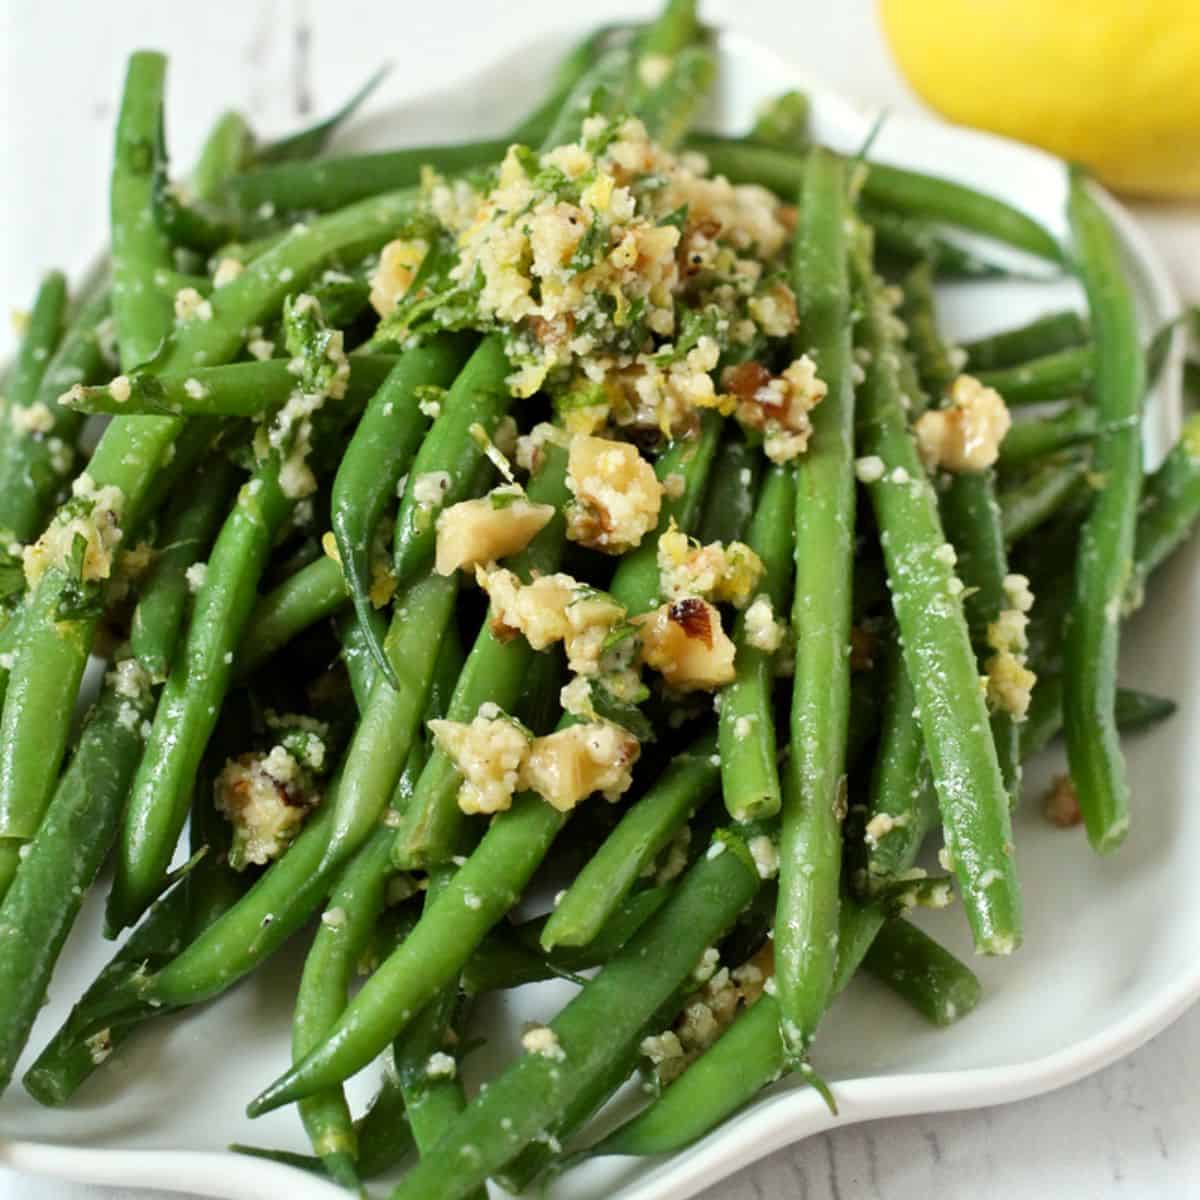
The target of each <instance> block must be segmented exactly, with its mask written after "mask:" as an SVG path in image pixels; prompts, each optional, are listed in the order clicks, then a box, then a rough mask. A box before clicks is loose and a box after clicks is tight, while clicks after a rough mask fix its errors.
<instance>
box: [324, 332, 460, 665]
mask: <svg viewBox="0 0 1200 1200" xmlns="http://www.w3.org/2000/svg"><path fill="white" fill-rule="evenodd" d="M468 346H469V343H468V342H466V341H465V340H464V339H462V338H456V337H454V336H448V335H444V334H443V335H439V336H438V337H435V338H432V339H431V340H430V341H428V342H427V343H426V344H425V345H424V346H420V347H417V348H416V349H413V350H409V351H408V352H407V353H405V354H404V356H403V357H402V358H401V359H400V361H399V362H398V363H397V364H396V366H395V367H394V368H393V369H392V371H391V372H390V374H389V375H388V376H387V378H386V379H385V380H384V381H383V383H382V384H381V385H380V387H379V389H378V390H377V391H376V392H375V394H374V396H372V398H371V400H370V402H369V404H368V405H367V409H366V411H365V412H364V413H363V415H362V417H361V418H360V420H359V422H358V427H357V428H356V429H355V431H354V435H353V437H352V438H351V439H350V444H349V445H348V446H347V447H346V449H345V452H344V454H343V456H342V461H341V464H340V465H339V466H338V470H337V475H336V477H335V479H334V484H333V497H332V500H331V524H332V527H333V534H334V537H335V538H336V539H337V547H338V552H339V554H340V556H341V560H342V567H343V570H344V572H345V575H346V582H347V584H348V586H349V589H350V596H351V599H352V600H353V602H354V608H355V611H356V612H357V613H358V618H359V621H360V622H363V623H364V624H366V625H367V628H368V630H369V624H368V617H367V613H368V612H369V611H371V610H372V609H373V608H374V605H373V604H372V602H371V595H370V593H371V561H370V558H371V542H372V539H373V537H374V536H375V531H376V528H377V526H378V525H379V521H380V519H381V518H382V516H383V514H384V510H385V508H386V506H387V503H388V501H389V500H392V499H394V497H395V495H396V484H397V482H398V480H399V479H400V476H401V475H402V474H403V473H404V471H405V470H407V469H408V466H409V464H410V463H411V462H412V460H413V456H414V455H415V454H416V453H417V448H418V446H419V445H420V443H421V439H422V437H423V436H424V435H425V431H426V429H427V422H426V419H425V416H424V414H423V412H422V411H421V408H420V406H419V405H420V400H421V390H422V389H423V388H429V387H444V386H445V385H447V384H449V383H450V382H451V381H452V380H453V378H454V377H455V376H456V375H457V374H458V373H459V371H460V369H461V367H462V365H463V363H464V361H465V359H466V357H467V353H468ZM357 369H358V368H357V359H356V360H355V369H354V372H352V373H351V374H352V376H353V374H354V373H355V372H356V371H357ZM368 644H371V645H372V646H373V649H374V650H375V653H376V658H377V659H378V660H384V661H383V662H381V663H380V666H381V669H383V670H385V671H386V673H387V674H388V675H389V676H390V675H391V674H392V671H391V667H390V666H385V665H384V662H386V658H385V655H384V653H383V644H382V642H380V643H379V644H378V645H374V643H373V642H369V643H368Z"/></svg>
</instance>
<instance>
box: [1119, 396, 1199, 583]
mask: <svg viewBox="0 0 1200 1200" xmlns="http://www.w3.org/2000/svg"><path fill="white" fill-rule="evenodd" d="M1198 516H1200V415H1196V414H1193V415H1192V416H1190V417H1188V419H1187V420H1186V421H1185V422H1184V426H1183V432H1182V433H1181V434H1180V436H1179V441H1177V442H1176V443H1175V445H1174V446H1172V447H1171V450H1170V452H1169V453H1168V454H1167V457H1166V458H1164V459H1163V461H1162V465H1161V466H1159V468H1158V469H1157V470H1156V471H1154V472H1153V473H1152V474H1150V475H1148V476H1147V477H1146V484H1145V487H1144V489H1143V491H1142V497H1141V507H1140V510H1139V513H1138V521H1137V535H1136V538H1135V541H1134V548H1133V570H1132V571H1131V572H1130V578H1129V582H1128V584H1127V585H1126V597H1127V599H1126V604H1127V605H1130V606H1136V605H1138V604H1140V603H1141V599H1142V593H1143V591H1144V590H1145V584H1146V580H1147V579H1148V578H1149V577H1150V575H1151V574H1153V572H1154V571H1155V570H1157V568H1158V567H1159V566H1161V565H1162V563H1164V562H1165V561H1166V560H1167V559H1168V558H1169V557H1170V556H1171V555H1172V554H1173V553H1174V552H1175V550H1176V549H1178V547H1179V546H1180V545H1181V544H1182V543H1183V541H1184V539H1185V538H1186V537H1187V536H1188V534H1189V533H1190V532H1191V530H1192V528H1193V526H1194V525H1195V523H1196V518H1197V517H1198Z"/></svg>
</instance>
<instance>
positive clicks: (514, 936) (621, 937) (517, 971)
mask: <svg viewBox="0 0 1200 1200" xmlns="http://www.w3.org/2000/svg"><path fill="white" fill-rule="evenodd" d="M670 894H671V888H670V886H668V885H662V886H658V887H647V888H643V889H642V890H641V891H637V892H633V893H632V894H631V895H630V896H629V897H628V898H627V899H626V900H624V901H622V902H621V903H620V904H619V905H618V906H617V907H616V909H614V910H613V913H612V915H611V916H610V917H609V918H608V920H607V921H606V922H605V923H604V926H603V927H602V928H601V929H600V931H599V932H598V933H597V934H596V936H595V937H593V938H592V939H591V940H590V941H589V942H588V944H587V945H586V946H582V947H573V946H567V947H565V948H558V949H556V950H554V951H553V952H552V953H546V952H545V951H543V950H542V949H541V936H542V931H543V930H544V929H545V927H546V923H547V921H549V919H550V917H551V916H552V915H553V913H552V912H551V913H547V914H546V916H544V917H538V918H536V919H535V920H532V921H526V922H523V923H522V924H520V925H518V926H516V927H515V928H514V929H512V930H506V931H504V932H500V931H494V932H493V933H492V934H491V935H489V936H488V937H487V938H486V939H485V940H484V942H483V943H482V945H480V947H479V948H478V949H477V950H476V951H475V953H474V954H473V955H472V956H471V958H470V960H469V961H468V962H467V965H466V967H465V968H464V969H463V973H462V980H461V983H462V988H463V991H464V992H466V994H467V995H468V996H481V995H483V994H484V993H485V992H498V991H504V990H506V989H508V988H514V987H521V986H522V985H523V984H526V983H535V982H537V981H539V980H543V979H553V978H555V977H556V976H561V975H566V974H573V973H575V972H578V971H585V970H587V969H588V968H589V967H598V966H602V965H603V964H604V963H606V962H608V960H609V959H610V958H612V956H613V955H614V954H616V952H617V951H618V950H620V948H621V947H622V946H624V945H625V943H626V942H627V941H629V939H630V938H631V937H633V935H634V934H635V933H637V931H638V930H639V929H641V927H642V926H643V925H645V923H646V922H647V921H648V920H649V919H650V918H651V917H652V916H653V915H654V914H655V913H656V912H658V910H659V909H660V908H661V907H662V906H663V904H664V903H665V902H666V899H667V897H668V896H669V895H670Z"/></svg>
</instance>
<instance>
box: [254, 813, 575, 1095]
mask: <svg viewBox="0 0 1200 1200" xmlns="http://www.w3.org/2000/svg"><path fill="white" fill-rule="evenodd" d="M565 820H566V817H565V814H563V813H560V812H558V810H557V809H554V808H552V807H551V806H550V805H549V804H547V803H546V802H545V801H544V800H543V799H542V798H541V797H540V796H537V795H536V794H533V793H524V794H522V795H520V796H518V797H517V798H516V799H515V800H514V801H513V806H512V808H511V809H509V810H508V812H506V813H503V814H502V815H501V816H499V817H497V818H496V819H495V820H493V821H492V823H491V825H490V826H489V827H488V829H487V832H486V833H485V834H484V835H483V838H482V840H481V841H480V843H479V846H478V848H477V849H476V850H475V852H474V853H473V854H472V855H471V856H470V858H468V859H467V861H466V863H465V864H464V865H463V866H462V867H460V868H459V870H458V872H457V873H456V874H455V876H454V877H453V879H452V880H451V881H450V882H449V883H448V884H447V886H446V888H445V890H444V891H442V892H441V893H440V894H439V895H438V897H437V899H436V901H435V902H434V903H433V904H432V905H431V906H430V908H429V910H428V911H427V912H425V913H424V914H423V915H422V917H421V920H420V921H419V922H418V924H417V926H416V928H415V929H413V931H412V933H410V934H409V936H408V938H407V939H406V940H405V941H404V942H403V943H402V944H401V945H399V946H398V947H397V948H396V950H395V951H393V953H392V954H391V955H390V956H389V957H388V959H387V960H386V961H385V962H384V963H382V964H381V965H380V967H379V969H378V970H377V971H376V972H375V973H374V974H373V975H372V976H371V978H370V979H368V980H367V982H366V983H365V984H364V985H363V988H362V990H361V991H360V992H359V993H358V995H357V996H356V997H355V998H354V999H353V1000H351V1002H350V1004H349V1005H348V1007H347V1008H346V1011H345V1012H344V1013H343V1014H342V1017H341V1020H340V1021H339V1022H338V1024H337V1026H336V1028H335V1029H334V1031H333V1032H332V1033H331V1035H330V1036H329V1038H328V1039H327V1040H326V1041H325V1042H324V1043H323V1045H321V1046H319V1047H318V1048H317V1049H316V1050H314V1051H313V1052H312V1053H311V1054H309V1055H308V1057H307V1058H305V1059H304V1060H303V1061H302V1062H300V1063H299V1064H298V1065H296V1066H294V1067H293V1068H292V1069H291V1070H290V1071H288V1072H287V1073H286V1074H285V1075H284V1076H282V1077H281V1078H280V1079H279V1080H278V1081H277V1082H276V1083H274V1084H272V1085H271V1086H270V1087H269V1088H268V1089H267V1090H266V1091H265V1092H263V1093H262V1094H261V1095H260V1096H259V1097H258V1098H257V1099H255V1100H254V1101H253V1103H252V1104H251V1106H250V1108H249V1110H248V1111H249V1112H251V1114H252V1115H258V1114H259V1113H262V1112H266V1111H267V1110H268V1109H271V1108H277V1107H279V1105H281V1104H288V1103H290V1102H292V1101H293V1100H297V1099H299V1098H300V1097H301V1096H303V1095H308V1094H310V1093H311V1092H313V1091H315V1090H317V1089H319V1088H322V1087H327V1086H329V1085H330V1084H332V1083H337V1082H340V1081H341V1080H342V1079H345V1078H347V1077H349V1076H350V1075H352V1074H353V1073H354V1072H355V1071H357V1070H359V1069H360V1068H361V1067H363V1066H365V1065H366V1064H367V1063H368V1062H370V1061H371V1059H372V1058H374V1057H375V1055H376V1054H378V1053H379V1052H380V1051H381V1050H383V1048H384V1047H385V1046H387V1045H388V1043H389V1042H390V1041H391V1040H392V1039H393V1038H394V1037H395V1036H396V1035H397V1034H398V1033H399V1032H400V1031H401V1030H402V1029H403V1028H404V1027H405V1026H406V1025H407V1023H408V1022H409V1021H411V1020H412V1018H413V1017H415V1016H416V1014H417V1013H418V1012H419V1011H420V1010H421V1009H422V1008H423V1007H424V1006H425V1005H426V1004H428V1003H429V1001H430V1000H431V999H432V998H433V996H434V995H436V994H437V992H438V991H439V990H440V989H441V988H442V987H444V986H445V985H446V984H447V983H448V982H449V981H450V980H451V979H453V978H455V976H457V974H458V973H459V971H460V970H461V969H462V967H463V964H464V963H465V962H466V960H467V959H468V958H469V957H470V954H471V952H472V951H473V950H474V948H475V947H476V946H477V945H479V943H480V942H481V941H482V940H483V938H484V937H485V936H486V934H487V932H488V930H489V929H491V927H492V926H493V925H495V924H496V923H497V922H498V921H499V920H500V919H501V918H502V917H503V916H504V914H505V913H506V912H507V911H508V910H509V909H510V908H511V907H512V905H513V904H514V903H515V902H516V899H517V897H518V896H519V895H520V894H521V892H522V891H523V890H524V888H525V886H526V884H527V883H528V882H529V879H530V877H531V876H532V874H533V872H534V870H535V869H536V868H537V866H538V865H539V864H540V863H541V861H542V859H543V858H544V857H545V854H546V852H547V850H548V849H549V847H550V845H551V844H552V843H553V841H554V838H555V836H556V835H557V834H558V832H559V831H560V830H561V828H562V826H563V823H564V821H565Z"/></svg>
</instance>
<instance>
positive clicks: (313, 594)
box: [235, 555, 350, 679]
mask: <svg viewBox="0 0 1200 1200" xmlns="http://www.w3.org/2000/svg"><path fill="white" fill-rule="evenodd" d="M349 598H350V590H349V588H348V587H347V586H346V578H345V576H344V575H343V573H342V565H341V563H339V562H336V561H335V560H334V559H332V558H329V557H327V556H326V555H322V556H321V557H320V558H317V559H314V560H313V561H312V562H310V563H309V564H308V566H306V567H301V568H300V570H299V571H297V572H296V573H295V574H294V575H289V576H288V578H287V579H285V580H284V581H283V582H282V583H281V584H279V585H278V586H277V587H274V588H272V589H271V591H269V592H268V593H267V594H266V595H265V596H263V597H262V598H261V599H260V600H259V601H258V603H257V604H256V605H255V606H254V610H253V611H252V612H251V614H250V618H249V620H248V621H247V622H246V631H245V633H243V634H242V640H241V642H240V643H239V645H238V650H237V654H236V656H235V668H236V674H237V676H238V678H241V679H244V678H246V677H247V676H249V675H252V674H253V673H254V672H255V671H257V670H258V669H259V667H261V666H262V665H263V663H265V662H267V661H268V660H269V659H271V658H272V657H273V656H274V655H275V654H277V653H278V652H279V651H280V650H281V649H282V648H283V647H284V646H286V645H287V644H288V642H290V641H291V640H292V639H293V638H294V637H297V636H298V635H299V634H301V633H303V632H304V630H306V629H309V628H311V627H312V626H313V625H315V624H316V623H317V622H318V621H322V620H324V619H325V618H326V617H330V616H332V615H333V614H334V613H336V612H337V611H338V610H339V609H340V608H342V607H343V606H344V605H345V604H346V602H347V601H348V600H349Z"/></svg>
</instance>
